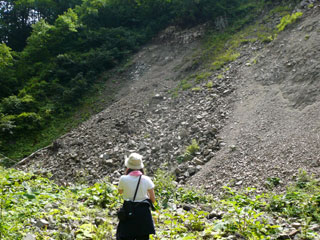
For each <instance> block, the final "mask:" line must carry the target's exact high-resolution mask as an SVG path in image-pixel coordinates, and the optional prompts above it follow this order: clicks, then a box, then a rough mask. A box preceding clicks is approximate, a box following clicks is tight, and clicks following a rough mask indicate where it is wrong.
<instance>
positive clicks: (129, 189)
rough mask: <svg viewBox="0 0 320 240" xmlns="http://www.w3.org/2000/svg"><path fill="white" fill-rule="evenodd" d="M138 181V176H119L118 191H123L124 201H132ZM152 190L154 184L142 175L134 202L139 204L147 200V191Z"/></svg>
mask: <svg viewBox="0 0 320 240" xmlns="http://www.w3.org/2000/svg"><path fill="white" fill-rule="evenodd" d="M138 180H139V176H133V175H130V174H129V175H123V176H121V178H120V181H119V189H122V190H123V199H124V200H131V201H132V200H133V196H134V193H135V190H136V188H137V184H138ZM152 188H154V184H153V182H152V181H151V179H150V178H149V177H148V176H145V175H142V176H141V180H140V184H139V188H138V191H137V195H136V199H135V202H140V201H143V200H145V199H147V198H149V196H148V190H149V189H152Z"/></svg>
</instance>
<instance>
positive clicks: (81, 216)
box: [0, 167, 320, 240]
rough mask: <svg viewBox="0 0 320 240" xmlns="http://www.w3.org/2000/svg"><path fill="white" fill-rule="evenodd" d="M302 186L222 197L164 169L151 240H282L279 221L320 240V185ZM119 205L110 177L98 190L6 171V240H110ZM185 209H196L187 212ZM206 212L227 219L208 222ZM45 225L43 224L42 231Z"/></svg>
mask: <svg viewBox="0 0 320 240" xmlns="http://www.w3.org/2000/svg"><path fill="white" fill-rule="evenodd" d="M48 175H49V176H50V174H48ZM299 179H300V180H299ZM299 181H303V182H305V181H308V183H307V185H306V187H304V188H303V189H301V188H300V187H297V184H295V185H292V186H291V187H289V188H288V190H287V191H286V192H285V193H283V194H280V195H275V194H274V193H272V192H267V193H264V194H263V193H258V192H257V191H256V190H255V189H254V188H247V189H244V190H243V191H235V190H234V189H232V188H230V187H225V188H224V189H225V194H224V195H223V196H222V199H217V198H214V196H212V195H210V194H205V193H204V192H202V191H199V190H198V189H188V188H186V187H181V186H180V187H179V186H178V185H177V183H175V182H174V178H173V177H172V176H171V175H170V174H168V173H166V172H164V171H160V170H159V171H157V173H156V174H155V177H154V182H155V185H156V188H155V192H156V199H157V204H156V208H157V211H156V212H153V213H152V214H153V218H154V221H155V224H156V228H157V230H156V231H157V235H155V236H152V237H151V239H158V240H160V239H227V238H228V236H230V235H233V236H237V237H238V238H239V239H242V238H244V239H277V238H278V237H279V234H280V233H281V231H282V228H281V227H280V226H279V225H276V224H274V223H273V222H275V221H278V220H279V219H281V223H282V224H284V225H286V224H290V223H292V222H291V221H298V222H301V223H302V227H301V232H300V233H299V234H300V235H299V238H300V239H317V237H319V234H317V233H316V232H315V231H314V230H312V227H311V226H312V225H313V224H315V223H318V222H319V220H320V219H319V216H320V212H319V210H320V197H319V196H320V185H319V182H317V181H315V180H314V179H313V178H312V176H309V175H307V174H305V173H303V172H301V173H300V174H299V176H298V180H297V182H299ZM120 204H121V199H120V198H119V195H118V194H117V188H116V186H114V185H112V184H110V183H109V182H108V180H107V179H104V180H103V181H101V182H98V183H96V184H94V185H92V186H86V185H72V186H68V187H61V186H58V185H56V184H54V183H53V182H52V181H50V180H48V179H47V178H45V177H42V176H36V175H34V174H31V173H24V172H20V171H17V170H14V169H4V168H2V167H0V216H1V217H0V237H1V239H22V238H23V236H25V235H26V234H27V233H29V234H33V235H35V236H36V239H37V240H38V239H39V240H40V239H49V238H51V239H94V240H100V239H101V240H102V239H112V238H113V237H114V235H115V231H116V224H117V220H116V219H115V216H114V215H113V214H112V212H114V211H115V210H116V209H118V208H119V206H120ZM184 204H188V205H189V206H193V207H192V208H191V210H188V211H187V210H184V209H183V208H182V207H181V206H183V205H184ZM208 209H214V212H222V214H221V215H219V216H218V215H217V217H215V218H213V219H209V218H208V217H209V212H210V211H211V210H208ZM292 217H294V219H293V218H292ZM40 221H43V222H44V224H43V225H42V226H41V224H40V225H38V226H40V227H36V225H37V223H40ZM66 226H70V227H66ZM48 229H50V231H48Z"/></svg>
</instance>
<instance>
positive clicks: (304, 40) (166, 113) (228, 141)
mask: <svg viewBox="0 0 320 240" xmlns="http://www.w3.org/2000/svg"><path fill="white" fill-rule="evenodd" d="M303 11H304V15H303V17H302V18H301V19H300V20H299V21H298V22H297V23H295V24H294V25H292V26H290V27H289V28H288V29H286V30H285V31H284V32H281V33H280V34H279V35H278V37H277V38H276V39H275V40H274V41H272V42H271V43H269V44H263V43H258V42H255V43H250V42H248V43H246V44H243V45H241V47H240V49H239V50H238V51H239V52H240V57H239V58H238V59H237V60H235V61H234V62H232V63H230V64H229V65H228V66H226V67H225V68H224V69H223V70H221V71H215V72H210V74H207V73H203V74H202V75H201V74H200V75H197V78H199V80H201V79H202V80H203V81H199V83H198V85H197V86H194V87H195V88H192V89H190V87H189V86H187V83H186V82H184V81H182V82H181V81H180V80H181V79H184V77H186V76H189V75H190V73H192V72H193V71H194V70H195V69H196V68H198V69H199V68H201V67H199V66H198V65H197V61H196V60H197V58H198V56H199V53H200V51H199V52H197V50H199V49H200V46H201V41H200V39H201V36H203V34H204V31H205V29H206V27H208V26H200V27H197V28H194V29H189V30H184V31H179V30H178V29H175V28H174V27H171V28H168V29H167V30H166V31H164V32H163V33H161V34H160V35H159V37H158V38H156V39H155V40H154V41H153V43H151V44H150V45H148V46H146V47H145V48H144V49H143V50H142V51H141V52H139V53H138V54H136V55H135V57H134V58H133V62H132V66H131V67H130V69H129V71H128V72H125V73H123V74H122V75H121V76H118V75H115V76H114V81H115V82H116V81H117V80H119V78H120V77H121V78H124V79H126V81H127V83H128V84H127V86H126V87H125V88H123V89H122V90H121V92H119V94H118V96H117V101H115V102H114V103H113V104H112V105H111V106H108V107H107V108H106V109H105V110H104V111H102V112H101V113H99V114H97V115H96V116H94V117H92V118H91V119H90V120H89V121H87V122H85V123H84V124H82V125H81V126H80V127H79V128H77V129H74V130H73V131H72V132H70V133H68V134H66V135H65V136H63V137H61V138H60V139H57V141H56V142H55V143H53V144H52V146H49V147H47V148H45V149H42V150H40V151H38V152H36V153H34V154H32V155H31V156H29V157H28V158H26V159H24V160H22V161H21V162H20V163H18V164H17V167H18V168H20V169H24V170H36V171H38V172H44V173H46V172H51V173H52V174H53V176H52V178H53V179H55V180H57V181H60V182H69V181H74V180H76V179H77V180H86V181H89V182H94V181H96V179H97V178H101V177H104V176H105V175H109V176H110V178H111V180H112V181H114V183H116V179H117V178H118V177H119V175H120V174H121V172H122V170H123V159H124V155H125V154H128V153H129V152H132V151H138V152H140V153H141V154H142V155H144V156H145V161H146V167H147V169H148V171H149V173H150V172H151V173H152V172H154V171H155V170H157V169H158V168H159V167H160V168H161V169H166V170H169V171H172V172H174V173H175V174H176V175H177V180H178V181H179V182H181V183H185V182H189V183H190V184H192V185H204V186H205V187H206V189H207V190H209V191H210V190H212V191H215V190H217V189H218V188H219V187H220V186H222V185H224V184H227V183H229V182H231V183H233V184H235V186H244V185H255V186H257V187H262V186H263V185H264V182H265V180H266V179H267V178H276V177H277V178H280V179H281V180H291V179H292V177H293V176H294V175H295V174H296V173H297V171H298V169H299V168H303V169H306V170H308V171H311V172H314V173H316V174H317V175H319V173H320V159H319V156H320V150H319V149H320V146H319V145H320V141H319V129H320V125H319V124H320V121H319V119H320V118H319V117H320V116H319V115H320V111H319V106H320V93H319V91H320V90H319V89H320V88H319V87H320V86H319V85H320V81H319V80H320V79H319V70H320V69H319V66H320V65H319V61H320V60H319V53H320V48H319V40H320V24H319V20H320V14H319V13H320V7H319V6H317V4H315V6H313V8H310V9H309V8H308V7H306V8H305V9H304V10H303ZM178 80H179V81H180V82H179V81H178ZM179 84H180V85H181V87H182V88H184V89H187V90H186V91H183V92H181V93H179V94H178V96H173V95H172V93H170V92H169V90H171V89H173V88H174V87H175V86H177V85H179ZM193 139H194V140H196V141H197V142H198V145H199V149H197V147H195V148H196V151H195V157H193V159H192V160H190V159H189V160H187V161H185V160H186V159H185V156H186V154H185V153H186V147H187V146H188V145H190V144H191V143H192V140H193ZM194 174H195V175H194ZM193 175H194V177H192V178H190V177H191V176H193Z"/></svg>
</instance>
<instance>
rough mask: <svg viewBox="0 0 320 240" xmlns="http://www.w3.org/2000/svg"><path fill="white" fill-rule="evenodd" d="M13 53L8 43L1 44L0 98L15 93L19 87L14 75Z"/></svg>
mask: <svg viewBox="0 0 320 240" xmlns="http://www.w3.org/2000/svg"><path fill="white" fill-rule="evenodd" d="M13 54H14V53H13V52H12V51H11V49H10V48H9V47H8V46H7V45H6V44H4V43H1V44H0V100H1V99H2V98H3V97H7V96H9V95H10V94H12V93H14V91H15V90H16V89H17V87H18V84H17V79H16V77H15V76H14V68H13V65H14V59H13Z"/></svg>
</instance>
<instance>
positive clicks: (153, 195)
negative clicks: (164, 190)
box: [148, 188, 156, 203]
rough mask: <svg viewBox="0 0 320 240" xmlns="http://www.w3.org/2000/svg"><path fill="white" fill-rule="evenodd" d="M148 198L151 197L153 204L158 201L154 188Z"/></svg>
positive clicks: (150, 190)
mask: <svg viewBox="0 0 320 240" xmlns="http://www.w3.org/2000/svg"><path fill="white" fill-rule="evenodd" d="M148 196H149V198H150V200H151V202H152V203H154V202H155V201H156V196H155V194H154V189H153V188H152V189H149V190H148Z"/></svg>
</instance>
